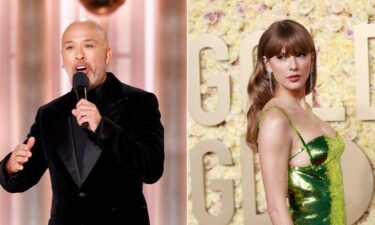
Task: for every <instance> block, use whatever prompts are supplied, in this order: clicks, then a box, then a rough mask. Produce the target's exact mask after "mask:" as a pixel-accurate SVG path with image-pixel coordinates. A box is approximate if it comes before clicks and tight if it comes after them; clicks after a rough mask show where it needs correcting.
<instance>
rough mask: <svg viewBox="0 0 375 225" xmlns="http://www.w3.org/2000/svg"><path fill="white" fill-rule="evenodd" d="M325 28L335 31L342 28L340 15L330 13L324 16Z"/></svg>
mask: <svg viewBox="0 0 375 225" xmlns="http://www.w3.org/2000/svg"><path fill="white" fill-rule="evenodd" d="M325 24H326V29H327V30H329V31H331V32H337V31H339V30H340V29H341V28H342V25H343V24H342V21H341V19H340V17H338V16H335V15H331V16H328V17H327V18H326V22H325Z"/></svg>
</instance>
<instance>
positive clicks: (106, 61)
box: [105, 48, 112, 65]
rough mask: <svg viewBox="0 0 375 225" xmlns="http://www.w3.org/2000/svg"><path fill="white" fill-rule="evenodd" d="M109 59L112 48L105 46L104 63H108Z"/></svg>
mask: <svg viewBox="0 0 375 225" xmlns="http://www.w3.org/2000/svg"><path fill="white" fill-rule="evenodd" d="M111 59H112V49H111V48H107V52H106V54H105V64H107V65H108V64H109V63H110V62H111Z"/></svg>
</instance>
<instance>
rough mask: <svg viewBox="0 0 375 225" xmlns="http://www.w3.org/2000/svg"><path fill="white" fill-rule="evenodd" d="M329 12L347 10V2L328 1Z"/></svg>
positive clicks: (336, 12) (337, 12)
mask: <svg viewBox="0 0 375 225" xmlns="http://www.w3.org/2000/svg"><path fill="white" fill-rule="evenodd" d="M328 5H329V6H328V12H330V13H335V14H339V13H341V12H343V11H344V10H345V6H346V2H345V1H342V0H341V1H337V0H330V1H329V2H328Z"/></svg>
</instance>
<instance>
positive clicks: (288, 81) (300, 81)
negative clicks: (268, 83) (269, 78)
mask: <svg viewBox="0 0 375 225" xmlns="http://www.w3.org/2000/svg"><path fill="white" fill-rule="evenodd" d="M263 60H264V63H265V65H266V69H267V71H268V72H272V73H273V76H274V78H275V80H276V83H275V91H281V90H283V89H286V90H289V91H300V90H303V91H304V90H305V85H306V80H307V79H308V77H309V74H310V70H311V67H312V66H313V65H312V54H311V53H304V52H300V53H297V54H296V55H286V54H285V48H283V49H282V50H281V52H280V53H279V54H278V55H275V56H273V57H271V58H269V59H267V58H266V57H264V58H263Z"/></svg>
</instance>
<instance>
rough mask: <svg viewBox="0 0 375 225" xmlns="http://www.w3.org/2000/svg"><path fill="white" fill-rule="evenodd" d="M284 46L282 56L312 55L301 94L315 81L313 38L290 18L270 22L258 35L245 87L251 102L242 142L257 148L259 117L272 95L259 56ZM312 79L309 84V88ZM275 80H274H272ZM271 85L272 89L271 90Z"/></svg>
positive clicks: (261, 56)
mask: <svg viewBox="0 0 375 225" xmlns="http://www.w3.org/2000/svg"><path fill="white" fill-rule="evenodd" d="M283 48H285V54H286V55H297V54H299V53H311V54H312V57H313V67H314V68H313V70H312V72H313V73H312V76H309V78H308V79H307V81H306V90H305V94H306V95H307V94H309V93H310V92H311V91H312V90H313V89H314V87H315V84H316V53H315V46H314V42H313V39H312V37H311V35H310V34H309V32H308V31H307V30H306V28H305V27H303V26H302V25H301V24H299V23H297V22H295V21H293V20H282V21H277V22H274V23H273V24H271V26H270V27H269V28H268V29H267V30H266V31H265V32H264V33H263V35H262V36H261V38H260V41H259V45H258V53H257V62H256V65H255V68H254V71H253V73H252V76H251V78H250V80H249V84H248V86H247V93H248V95H249V98H250V100H251V102H252V105H251V106H250V109H249V111H248V112H247V132H246V141H247V143H248V144H249V146H250V147H251V148H252V149H253V150H254V151H257V149H258V144H257V139H258V131H259V128H258V126H257V124H258V120H259V116H260V114H261V112H262V110H263V107H264V105H265V104H266V103H267V102H268V101H269V100H270V99H271V98H272V97H273V96H272V92H271V88H270V86H269V80H268V77H267V75H266V74H267V71H266V68H265V65H264V62H263V57H264V56H265V57H266V58H267V59H270V58H272V57H273V56H275V55H277V54H279V53H280V52H281V51H282V49H283ZM310 79H312V84H313V85H312V87H310V85H309V84H310ZM273 83H275V80H273ZM274 87H275V85H273V87H272V89H273V90H274Z"/></svg>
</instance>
